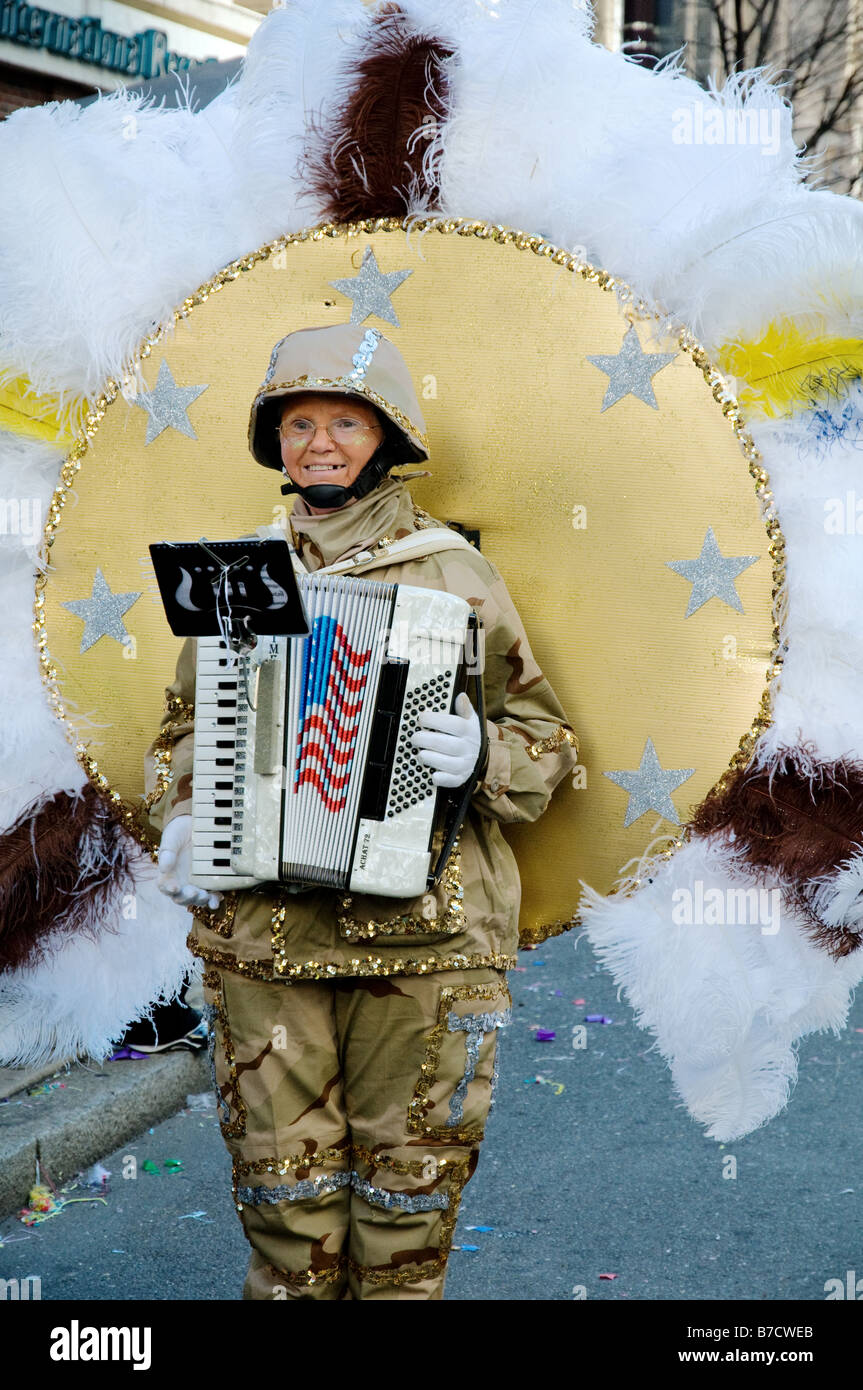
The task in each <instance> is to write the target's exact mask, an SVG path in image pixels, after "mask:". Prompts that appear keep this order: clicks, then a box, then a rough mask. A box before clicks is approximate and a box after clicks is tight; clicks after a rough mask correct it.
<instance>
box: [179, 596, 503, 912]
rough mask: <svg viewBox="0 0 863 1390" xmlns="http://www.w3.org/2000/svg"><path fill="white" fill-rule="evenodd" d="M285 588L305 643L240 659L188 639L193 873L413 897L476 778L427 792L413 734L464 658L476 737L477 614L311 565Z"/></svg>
mask: <svg viewBox="0 0 863 1390" xmlns="http://www.w3.org/2000/svg"><path fill="white" fill-rule="evenodd" d="M298 586H299V591H300V595H301V597H302V600H303V606H304V609H305V613H306V619H307V623H308V635H307V636H304V637H296V636H292V637H286V636H266V635H263V636H258V637H257V638H256V640H255V645H254V646H253V647H252V646H246V647H245V648H240V650H239V652H237V651H235V650H234V649H233V648H232V647H230V646H229V645H228V644H227V643H226V642H225V640H224V637H223V636H208V637H199V638H198V648H197V667H196V679H195V745H194V767H193V775H192V796H193V800H192V808H193V809H192V817H193V822H192V836H193V853H192V872H193V878H194V881H195V882H196V883H197V884H199V885H200V886H201V887H206V888H214V889H232V888H250V887H253V886H256V885H258V884H263V883H268V882H278V883H287V884H295V885H297V886H298V887H313V886H324V887H330V888H342V889H348V890H351V891H355V892H358V893H370V894H377V895H381V896H385V897H394V898H411V897H416V896H418V895H419V894H421V893H424V892H426V891H427V889H429V888H431V887H433V886H434V885H435V883H436V882H437V881H438V879H439V877H440V874H441V872H442V870H443V867H444V864H445V863H446V859H447V857H448V854H449V851H450V850H451V848H452V845H453V842H454V840H455V837H456V835H457V833H458V829H459V827H460V825H461V822H462V821H463V820H464V817H465V815H466V814H467V809H468V805H469V802H470V797H471V795H472V793H473V791H474V788H475V785H476V783H475V779H474V780H471V781H470V782H469V783H468V784H467V785H466V786H465V787H461V788H455V789H453V790H449V789H447V788H438V787H436V786H435V785H434V783H433V782H432V773H431V770H430V769H428V768H427V767H426V766H425V765H424V764H423V763H422V762H421V761H420V760H419V758H418V757H417V756H416V751H415V750H414V747H413V744H412V743H411V741H410V739H411V734H412V733H413V732H414V731H415V730H416V729H417V728H418V727H419V726H418V717H419V715H420V713H421V712H422V711H423V710H425V709H431V710H435V711H441V712H449V711H451V709H452V707H453V704H454V701H455V699H456V697H457V695H458V694H459V693H460V692H461V691H462V690H464V689H465V688H466V686H467V684H468V680H469V674H470V668H471V665H473V668H474V669H473V680H474V681H475V690H476V694H475V701H476V703H477V705H478V713H479V715H480V725H481V727H482V729H483V731H484V729H485V721H484V718H483V708H482V684H481V680H480V678H479V676H478V674H476V671H477V663H476V637H477V629H478V626H479V622H478V619H477V617H476V614H475V613H474V612H473V610H472V609H471V607H470V605H469V604H468V603H467V602H466V601H465V600H464V599H462V598H459V597H458V596H457V595H453V594H448V593H444V592H441V591H439V590H434V589H422V588H415V587H411V586H409V585H405V584H387V583H382V582H380V581H375V580H369V579H361V578H350V577H341V576H335V575H314V574H311V575H305V576H303V577H302V578H300V579H299V580H298ZM480 758H482V751H481V754H480Z"/></svg>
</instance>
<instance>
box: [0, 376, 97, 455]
mask: <svg viewBox="0 0 863 1390" xmlns="http://www.w3.org/2000/svg"><path fill="white" fill-rule="evenodd" d="M83 405H86V402H84V401H82V400H79V399H75V400H73V401H71V402H70V403H69V404H67V405H66V406H65V407H61V405H60V399H59V397H58V396H56V395H55V394H54V393H46V394H45V395H43V396H40V395H37V393H36V392H35V391H34V390H33V386H32V384H31V383H30V381H28V379H27V377H26V376H18V377H13V378H11V379H10V380H8V381H4V382H2V383H0V429H2V430H6V431H7V432H8V433H9V434H19V435H25V436H27V437H28V438H30V439H44V440H45V441H46V442H47V443H49V444H59V445H64V446H66V445H70V444H71V443H72V440H73V439H74V437H75V431H74V428H73V426H72V423H71V418H70V417H71V416H72V415H73V413H74V414H79V413H80V411H81V407H82V406H83Z"/></svg>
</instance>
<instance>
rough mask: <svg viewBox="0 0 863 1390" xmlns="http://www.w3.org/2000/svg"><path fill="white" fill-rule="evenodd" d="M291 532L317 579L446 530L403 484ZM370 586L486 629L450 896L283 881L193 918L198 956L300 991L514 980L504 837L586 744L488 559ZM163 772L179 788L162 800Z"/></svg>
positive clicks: (447, 886)
mask: <svg viewBox="0 0 863 1390" xmlns="http://www.w3.org/2000/svg"><path fill="white" fill-rule="evenodd" d="M301 510H302V508H301ZM291 523H292V531H293V536H292V540H293V542H294V543H295V544H296V547H297V550H298V552H299V553H300V555H301V558H302V560H303V563H304V565H305V567H306V568H307V569H308V570H312V571H313V570H315V569H318V568H320V567H321V566H322V565H327V564H330V563H332V562H333V561H334V560H336V559H337V558H341V557H343V556H344V555H345V554H353V553H356V552H357V551H359V550H361V549H365V548H367V547H368V546H369V545H371V544H372V543H374V542H376V541H379V540H381V539H382V538H385V537H386V538H388V539H389V540H395V539H398V538H399V537H401V536H405V535H409V534H410V533H411V532H413V531H417V530H422V529H424V528H427V527H429V526H439V525H441V523H439V522H436V521H434V520H433V519H432V518H430V517H428V515H427V514H426V513H424V512H422V511H421V510H420V509H419V508H418V507H416V506H415V505H414V503H413V501H412V498H411V496H410V494H409V492H408V490H407V488H406V487H405V485H404V483H403V482H400V481H397V480H395V479H387V480H385V482H384V483H382V484H381V486H380V487H379V488H377V489H375V491H374V492H373V493H371V494H370V495H369V496H368V497H366V498H363V499H362V500H361V501H360V502H358V503H355V504H354V505H353V506H351V507H350V508H345V509H343V510H342V511H341V512H338V513H333V514H330V515H329V516H323V517H320V516H319V517H305V518H304V517H300V516H299V515H298V514H297V512H296V510H295V514H294V516H293V517H292V518H291ZM370 577H373V578H375V579H379V580H382V581H384V582H388V583H402V584H413V585H418V586H420V587H424V588H430V589H443V590H446V591H447V592H450V593H455V594H459V595H460V596H461V597H463V598H465V599H467V601H468V602H469V603H470V604H471V605H472V607H473V608H474V609H475V610H476V611H477V612H478V613H479V615H480V617H481V618H482V621H483V624H484V630H485V671H484V678H483V688H484V696H485V713H486V719H487V731H488V738H489V755H488V761H487V764H486V767H485V770H484V773H483V780H482V782H481V783H480V784H479V786H478V787H477V790H476V792H475V794H474V796H473V799H472V803H471V808H470V811H469V813H468V816H467V818H466V820H465V822H464V824H463V826H462V829H461V832H460V834H459V839H458V843H457V848H456V850H455V851H454V852H453V854H452V855H451V856H450V859H449V862H448V864H447V866H446V868H445V870H444V873H443V876H442V878H441V880H440V883H439V885H438V887H437V889H436V890H434V891H433V892H430V893H426V894H424V895H423V896H422V897H420V898H418V899H416V900H415V901H410V902H406V901H402V900H398V899H395V898H385V897H372V896H367V895H362V896H360V895H357V894H354V895H350V894H348V893H340V892H337V891H335V890H332V889H317V890H314V891H312V892H304V893H288V892H286V891H284V890H283V889H282V888H281V887H279V886H278V885H272V884H270V885H267V886H265V887H262V888H253V889H247V890H240V891H237V892H230V893H226V894H225V895H224V900H223V902H222V904H221V905H220V907H219V908H218V909H216V911H214V912H210V911H208V910H205V909H195V910H194V912H193V916H194V919H195V920H194V926H193V928H192V931H191V933H190V936H189V946H190V949H191V950H192V951H193V952H194V954H196V955H198V956H200V957H202V958H203V960H204V961H205V962H208V963H210V964H212V965H215V966H218V967H220V968H223V969H224V968H226V969H229V970H236V971H240V972H241V973H243V974H246V975H249V976H252V977H254V978H259V979H267V980H271V979H283V980H297V979H332V978H335V977H338V976H356V975H400V974H414V973H418V974H424V973H427V972H429V971H435V970H453V969H468V968H472V967H477V966H487V965H491V966H495V967H497V968H500V969H509V968H511V967H512V966H513V965H514V964H515V962H516V954H515V953H516V950H517V948H518V914H519V900H520V884H519V876H518V869H517V866H516V862H515V856H514V855H513V853H512V850H511V849H510V847H509V845H508V844H507V843H506V840H505V839H504V836H503V834H502V831H501V826H502V825H506V824H508V823H510V824H511V823H513V822H518V821H534V820H536V819H537V818H538V817H539V816H540V815H541V814H542V812H543V811H544V810H545V807H546V806H547V804H548V801H549V798H550V796H551V793H552V791H553V789H554V787H555V786H556V785H557V783H558V782H559V781H560V780H561V779H562V778H563V777H564V776H565V775H566V773H567V772H568V771H570V770H571V769H572V768H573V766H574V765H575V757H576V753H577V740H576V738H575V735H574V733H573V731H572V730H571V728H570V726H569V725H568V724H567V723H566V717H565V715H564V712H563V710H562V709H561V707H560V704H559V703H558V700H557V698H556V696H555V694H554V691H553V690H552V689H551V686H550V685H549V683H548V681H547V680H546V679H545V677H544V676H543V674H542V672H541V671H540V669H539V667H538V666H537V664H536V661H535V660H534V658H533V655H532V653H531V650H530V646H529V644H528V641H527V637H526V635H525V632H524V628H523V627H522V624H521V621H520V619H519V616H518V614H517V612H516V610H515V608H514V606H513V603H512V599H511V598H510V596H509V593H508V592H507V589H506V585H505V584H504V582H503V580H502V578H501V577H500V574H499V573H498V571H497V570H496V569H495V567H494V565H492V564H491V563H490V562H489V561H488V560H487V559H485V558H484V556H483V555H481V554H480V553H479V551H476V550H471V549H469V548H463V549H458V550H446V551H442V552H438V553H436V554H432V555H428V556H426V557H424V558H419V559H409V560H405V561H402V562H401V563H394V564H391V565H386V566H385V567H382V568H379V569H376V570H374V572H373V575H372V576H370ZM195 646H196V644H195V641H194V639H193V638H188V639H187V640H186V642H185V644H184V646H183V649H182V651H181V653H180V656H179V659H178V662H177V670H176V677H175V679H174V681H173V682H172V684H171V685H170V686H168V687H167V689H166V692H165V693H166V697H167V701H166V705H167V708H166V713H165V715H164V717H163V719H162V724H161V728H160V732H159V734H158V735H157V737H156V739H155V740H154V742H153V743H152V744H151V746H150V748H149V749H148V752H147V755H146V784H147V789H148V791H150V792H151V793H152V795H151V797H150V798H149V799H150V800H151V801H152V805H151V806H150V808H149V811H148V812H147V818H148V821H149V826H150V827H151V829H152V830H153V831H154V832H155V833H156V835H160V834H161V831H162V828H163V826H164V825H165V824H166V823H167V822H168V821H169V820H171V819H173V817H174V816H176V815H181V814H189V813H190V812H191V809H192V803H191V795H192V767H193V731H194V698H195ZM166 763H168V764H169V767H168V768H166V767H165V765H166ZM160 764H161V766H162V768H164V769H165V772H164V773H163V781H164V780H165V777H166V775H169V776H170V782H169V785H168V787H167V790H166V791H164V792H163V793H162V794H161V795H160V796H159V795H158V793H157V792H156V790H155V789H156V787H157V773H158V769H159V765H160ZM153 797H155V798H156V799H153ZM537 833H540V834H541V831H538V832H537Z"/></svg>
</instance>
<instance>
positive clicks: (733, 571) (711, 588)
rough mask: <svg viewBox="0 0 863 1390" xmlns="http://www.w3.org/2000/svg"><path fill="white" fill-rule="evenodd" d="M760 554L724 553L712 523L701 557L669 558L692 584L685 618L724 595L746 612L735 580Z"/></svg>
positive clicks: (722, 597)
mask: <svg viewBox="0 0 863 1390" xmlns="http://www.w3.org/2000/svg"><path fill="white" fill-rule="evenodd" d="M759 558H760V556H758V555H723V554H722V553H721V552H720V549H719V546H718V545H717V543H716V537H715V536H714V534H713V527H712V526H708V528H707V535H706V536H705V537H704V544H703V545H702V547H701V554H700V555H699V556H698V559H697V560H666V562H665V563H666V564H667V566H668V568H669V569H671V570H675V571H676V572H677V573H678V574H682V575H683V577H684V579H688V580H689V582H690V584H691V585H692V592H691V593H690V595H689V606H688V608H687V609H686V612H685V613H684V615H683V616H684V618H689V617H691V615H692V614H693V613H694V612H695V611H696V609H698V608H700V607H701V605H702V604H703V603H707V601H708V599H711V598H721V599H722V602H723V603H727V604H728V606H729V608H736V609H737V611H738V613H742V612H743V604H742V603H741V602H740V595H739V594H738V592H737V590H736V589H735V587H734V580H735V579H736V577H737V575H738V574H740V573H741V571H742V570H745V569H748V568H749V566H750V565H754V564H755V561H756V560H758V559H759Z"/></svg>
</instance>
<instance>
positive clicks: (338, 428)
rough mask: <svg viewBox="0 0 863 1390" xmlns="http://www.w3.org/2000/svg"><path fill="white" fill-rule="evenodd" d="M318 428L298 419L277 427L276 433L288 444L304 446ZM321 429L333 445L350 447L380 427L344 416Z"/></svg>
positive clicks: (309, 421) (309, 422) (312, 437)
mask: <svg viewBox="0 0 863 1390" xmlns="http://www.w3.org/2000/svg"><path fill="white" fill-rule="evenodd" d="M319 428H321V427H320V426H318V425H315V424H313V423H312V421H311V420H305V419H302V418H300V417H298V418H297V419H295V420H289V421H288V422H287V423H282V424H281V425H279V426H278V429H277V431H276V433H277V434H278V435H279V436H280V438H282V439H285V440H287V442H288V443H289V444H304V445H305V444H309V443H311V441H312V440H313V439H314V437H315V435H316V434H317V432H318V429H319ZM323 428H324V429H325V430H326V432H327V434H328V435H329V436H330V439H331V440H332V441H333V443H334V444H347V445H351V444H357V443H358V442H359V441H360V440H361V439H362V438H363V437H364V435H365V434H366V433H368V432H369V431H371V430H379V429H380V428H381V427H380V425H378V424H373V425H370V424H367V423H366V422H365V421H363V420H355V419H354V418H353V417H352V416H345V418H344V419H343V420H333V421H331V422H330V424H329V425H324V426H323Z"/></svg>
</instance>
